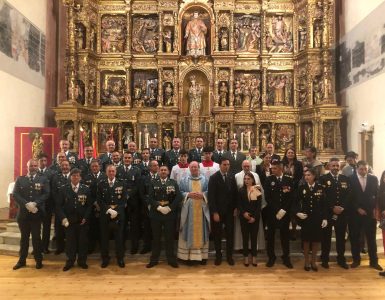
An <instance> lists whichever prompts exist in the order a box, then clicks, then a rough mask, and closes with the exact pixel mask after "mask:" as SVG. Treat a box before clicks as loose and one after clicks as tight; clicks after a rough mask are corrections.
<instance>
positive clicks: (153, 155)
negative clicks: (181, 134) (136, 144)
mask: <svg viewBox="0 0 385 300" xmlns="http://www.w3.org/2000/svg"><path fill="white" fill-rule="evenodd" d="M165 154H166V152H165V151H164V150H163V149H160V148H158V139H157V138H156V137H152V138H150V160H154V159H155V160H156V161H157V162H158V164H159V165H161V164H163V163H164V159H165Z"/></svg>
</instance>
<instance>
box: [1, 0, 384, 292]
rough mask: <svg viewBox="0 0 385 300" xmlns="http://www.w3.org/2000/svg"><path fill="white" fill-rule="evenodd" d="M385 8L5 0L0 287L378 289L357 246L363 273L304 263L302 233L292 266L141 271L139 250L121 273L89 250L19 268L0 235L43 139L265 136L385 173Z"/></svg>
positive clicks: (146, 143) (262, 139) (259, 141)
mask: <svg viewBox="0 0 385 300" xmlns="http://www.w3.org/2000/svg"><path fill="white" fill-rule="evenodd" d="M384 14H385V1H383V0H370V1H364V0H354V1H352V0H350V1H348V0H34V1H25V0H24V1H23V0H0V90H1V91H2V95H1V100H2V101H1V103H2V113H1V114H2V117H1V118H0V128H3V130H4V131H2V132H3V133H2V135H3V137H4V139H3V140H4V142H5V141H6V140H7V141H9V143H10V144H9V145H8V146H7V147H5V146H4V147H0V153H1V157H2V158H3V160H2V165H1V166H2V171H1V172H0V268H1V270H2V271H1V272H0V292H1V295H2V296H1V298H2V299H26V298H40V297H47V298H48V299H49V298H54V297H55V299H56V298H57V299H62V298H73V297H92V298H95V299H98V298H102V297H103V298H104V297H112V298H114V299H147V298H153V299H174V298H175V299H179V298H182V297H183V298H187V299H198V298H199V299H219V298H220V299H252V298H255V297H260V298H263V299H265V298H266V299H294V298H298V297H304V298H309V299H310V298H314V299H325V298H328V299H336V298H348V297H349V298H354V299H361V298H365V299H368V298H369V297H370V298H373V299H377V298H378V299H379V298H383V295H384V291H385V288H384V285H383V284H382V283H381V282H379V281H380V280H383V279H382V278H381V277H379V276H377V273H376V272H373V270H370V269H369V268H368V267H367V266H368V265H369V262H368V259H367V258H366V257H365V256H364V258H363V262H362V265H363V266H362V267H361V268H360V270H342V269H337V268H335V267H331V269H330V270H324V269H320V270H319V271H318V272H312V273H304V272H303V270H302V251H303V249H302V246H301V243H300V242H299V241H296V242H295V243H293V244H292V248H293V249H292V253H293V265H294V269H293V270H289V271H288V270H286V269H284V268H283V267H281V266H277V267H276V268H275V269H266V268H265V266H264V263H263V260H264V257H265V256H266V254H265V253H263V251H262V253H261V254H258V255H260V256H258V260H259V259H260V260H261V263H260V264H258V267H257V268H254V269H252V268H250V267H249V268H244V267H243V265H242V263H241V261H239V262H238V261H237V262H236V265H235V266H234V267H230V266H227V265H222V266H220V267H217V266H215V267H214V265H213V263H211V262H210V259H209V262H208V264H207V266H193V267H185V266H181V267H180V268H179V269H178V270H175V271H174V270H172V269H169V268H167V266H163V265H162V266H159V267H157V268H155V269H151V270H147V269H145V268H144V264H145V262H146V261H147V260H148V256H137V257H135V256H134V257H130V255H127V256H128V257H127V259H126V268H125V269H119V268H118V267H116V266H113V267H112V268H110V269H107V270H105V269H99V266H98V263H99V262H98V256H96V255H91V256H90V257H89V264H90V269H89V270H71V271H70V273H65V274H63V272H61V267H59V265H61V263H62V262H63V261H64V254H63V257H61V256H53V255H49V256H48V257H49V258H48V259H44V268H43V270H41V272H40V270H34V269H31V268H28V269H25V270H21V271H22V272H19V271H18V272H15V271H12V266H13V264H14V262H15V259H16V256H17V255H18V252H17V251H16V250H15V249H16V248H15V245H17V239H15V238H13V240H12V241H11V242H10V243H11V244H12V243H13V247H11V248H6V247H3V248H2V244H6V238H5V237H2V236H1V233H2V232H7V231H13V232H14V233H17V232H18V228H17V227H15V226H13V227H11V228H10V225H9V224H10V222H11V220H10V218H9V210H10V209H9V207H10V194H11V192H10V187H9V185H10V184H11V183H12V182H14V181H15V179H16V177H17V176H20V175H24V173H23V172H25V171H26V164H27V161H28V159H29V158H32V156H34V157H35V154H36V153H35V150H36V149H37V148H34V147H35V146H34V143H35V142H36V145H37V146H36V147H39V141H42V140H43V137H44V143H45V145H44V151H46V150H47V149H48V151H50V152H49V156H51V157H50V158H49V160H50V161H51V160H52V159H54V155H55V154H56V153H57V151H58V146H59V144H58V141H59V140H62V139H65V140H68V142H69V148H70V151H73V152H79V153H80V152H81V151H83V150H84V147H85V146H86V145H90V146H92V147H93V151H94V154H96V155H100V154H103V153H104V152H105V151H106V150H105V145H106V142H107V141H109V140H113V141H115V143H116V150H118V151H120V152H122V153H123V152H124V151H127V150H128V147H129V144H130V142H135V143H136V145H137V149H138V151H139V152H141V150H143V149H145V148H149V147H150V139H153V138H155V139H156V140H157V142H158V144H159V147H160V148H163V149H165V150H166V151H167V150H171V149H172V145H173V144H172V141H173V139H174V138H175V137H178V138H180V142H181V149H186V150H189V149H192V148H194V147H195V140H196V139H197V138H203V139H204V141H205V145H207V146H212V147H215V143H216V141H217V140H218V139H222V140H223V141H224V145H225V149H226V148H229V147H230V142H231V140H237V142H238V145H239V150H240V151H241V152H243V153H246V154H247V153H248V152H249V149H250V148H252V147H255V148H256V149H257V152H258V153H263V152H264V150H265V148H266V146H267V144H273V145H274V147H275V151H276V153H277V154H279V155H281V156H283V155H284V154H285V151H286V149H288V148H292V149H294V150H295V152H296V153H297V156H298V158H301V159H302V158H303V157H304V152H305V150H306V149H307V148H309V147H312V146H314V147H315V148H316V149H317V159H319V160H320V161H321V162H323V163H327V162H328V161H329V160H330V158H332V157H337V158H339V159H340V160H341V161H344V160H345V155H346V153H347V152H349V151H354V152H355V153H357V157H358V158H359V160H364V161H366V162H367V163H368V165H369V168H370V170H371V172H372V173H373V174H374V175H376V176H377V177H378V178H380V176H381V174H382V172H383V171H384V170H385V160H384V159H383V157H382V156H383V155H384V153H385V139H384V135H383V133H381V132H384V131H383V130H385V121H384V118H383V107H382V105H383V104H384V103H385V100H384V98H382V97H383V93H385V85H383V82H382V80H385V73H384V72H383V71H384V67H385V23H384V21H383V16H384ZM197 45H198V46H197ZM381 111H382V113H381ZM46 139H47V140H48V141H49V142H48V143H47V142H46ZM26 143H29V144H32V148H31V146H25V145H26ZM23 145H24V146H23ZM27 147H28V149H27V150H25V149H26V148H27ZM40 147H43V142H42V143H41V144H40ZM39 149H40V148H39ZM28 156H29V157H28ZM13 222H14V220H13ZM14 224H16V223H14ZM377 235H378V239H377V242H378V256H379V261H380V262H382V264H383V266H385V257H384V248H383V246H382V236H381V233H378V232H377ZM8 239H9V238H8ZM333 241H334V240H333ZM333 243H334V244H335V242H333ZM334 244H333V247H334ZM277 245H278V243H277ZM277 247H278V248H279V246H277ZM332 251H334V250H332ZM346 252H347V253H348V252H349V254H347V255H350V248H349V247H348V246H347V249H346ZM210 253H211V252H210ZM333 253H334V252H333ZM333 255H334V254H333ZM334 256H336V255H334ZM239 257H240V256H239ZM332 260H333V258H332ZM334 260H335V259H334ZM71 272H72V273H71ZM95 283H97V284H95Z"/></svg>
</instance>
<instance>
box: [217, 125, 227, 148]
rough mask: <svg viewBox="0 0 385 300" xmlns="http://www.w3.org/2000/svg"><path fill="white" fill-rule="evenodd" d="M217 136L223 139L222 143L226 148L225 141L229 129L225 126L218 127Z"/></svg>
mask: <svg viewBox="0 0 385 300" xmlns="http://www.w3.org/2000/svg"><path fill="white" fill-rule="evenodd" d="M218 138H219V139H222V140H223V145H225V148H227V142H228V139H229V129H228V128H226V127H220V128H219V132H218Z"/></svg>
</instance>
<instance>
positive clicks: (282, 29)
mask: <svg viewBox="0 0 385 300" xmlns="http://www.w3.org/2000/svg"><path fill="white" fill-rule="evenodd" d="M266 44H267V45H266V46H267V49H268V50H269V52H270V53H271V52H275V53H287V52H291V51H293V34H292V32H291V30H290V28H289V26H288V25H287V24H286V22H285V20H284V18H283V16H281V15H278V16H273V18H272V21H271V32H269V33H268V35H267V39H266Z"/></svg>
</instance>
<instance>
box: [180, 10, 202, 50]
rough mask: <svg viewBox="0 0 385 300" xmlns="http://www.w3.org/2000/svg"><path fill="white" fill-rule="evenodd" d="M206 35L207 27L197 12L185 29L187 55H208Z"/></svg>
mask: <svg viewBox="0 0 385 300" xmlns="http://www.w3.org/2000/svg"><path fill="white" fill-rule="evenodd" d="M206 34H207V27H206V25H205V23H204V22H203V21H202V20H201V19H199V13H198V12H197V11H195V12H194V13H193V17H192V19H191V20H190V21H189V22H188V23H187V26H186V29H185V35H184V38H185V39H187V43H186V45H187V46H186V50H187V51H186V52H187V55H192V56H200V55H206Z"/></svg>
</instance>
